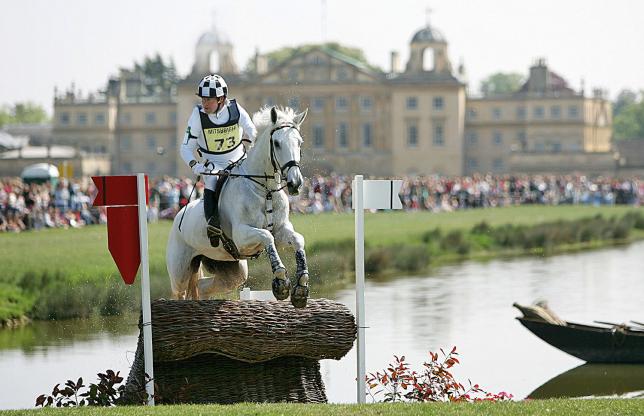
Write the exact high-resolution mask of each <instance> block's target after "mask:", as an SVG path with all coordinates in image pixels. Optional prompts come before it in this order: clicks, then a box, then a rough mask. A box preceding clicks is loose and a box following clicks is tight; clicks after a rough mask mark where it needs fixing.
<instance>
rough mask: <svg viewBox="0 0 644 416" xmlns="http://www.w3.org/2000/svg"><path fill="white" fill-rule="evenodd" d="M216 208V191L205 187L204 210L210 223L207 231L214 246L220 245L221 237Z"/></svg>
mask: <svg viewBox="0 0 644 416" xmlns="http://www.w3.org/2000/svg"><path fill="white" fill-rule="evenodd" d="M215 208H216V207H215V191H211V190H210V189H204V193H203V210H204V213H205V214H206V221H207V223H208V225H207V226H206V232H207V234H208V238H209V239H210V245H211V246H213V247H217V246H219V238H220V237H221V226H220V225H219V221H218V218H217V215H216V213H215V211H216V209H215Z"/></svg>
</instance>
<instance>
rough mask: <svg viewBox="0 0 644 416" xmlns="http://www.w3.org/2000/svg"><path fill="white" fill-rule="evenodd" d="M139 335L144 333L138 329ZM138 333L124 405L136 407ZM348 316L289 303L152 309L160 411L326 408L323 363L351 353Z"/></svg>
mask: <svg viewBox="0 0 644 416" xmlns="http://www.w3.org/2000/svg"><path fill="white" fill-rule="evenodd" d="M139 327H141V325H140V324H139ZM142 334H143V331H141V332H140V334H139V342H138V346H137V350H136V354H135V357H134V363H133V364H132V368H131V369H130V374H129V376H128V379H127V382H126V392H125V394H124V396H123V399H124V401H125V402H130V403H135V402H138V403H141V402H144V401H145V400H146V399H145V398H146V396H145V388H144V357H143V338H142ZM355 338H356V324H355V319H354V317H353V314H352V313H351V311H349V310H348V309H347V308H346V307H345V306H344V305H342V304H340V303H337V302H333V301H329V300H327V299H310V300H309V301H308V305H307V306H306V308H301V309H296V308H294V307H293V306H292V305H291V304H290V303H289V302H276V301H273V302H265V301H257V300H250V301H231V300H201V301H192V300H186V301H177V300H163V299H161V300H156V301H154V302H152V341H153V357H154V382H155V395H156V399H157V402H158V403H237V402H302V403H323V402H326V400H327V399H326V394H325V391H324V384H323V382H322V377H321V375H320V364H319V362H318V360H321V359H336V360H339V359H340V358H342V357H343V356H344V355H346V354H347V353H348V352H349V351H350V350H351V348H352V346H353V342H354V340H355Z"/></svg>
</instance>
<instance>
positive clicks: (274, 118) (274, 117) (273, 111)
mask: <svg viewBox="0 0 644 416" xmlns="http://www.w3.org/2000/svg"><path fill="white" fill-rule="evenodd" d="M271 121H272V122H273V124H275V123H277V110H276V109H275V107H271Z"/></svg>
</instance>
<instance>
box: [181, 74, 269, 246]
mask: <svg viewBox="0 0 644 416" xmlns="http://www.w3.org/2000/svg"><path fill="white" fill-rule="evenodd" d="M196 94H197V96H199V97H201V105H196V106H195V107H194V109H193V110H192V114H191V115H190V119H189V120H188V128H187V129H186V133H185V135H184V136H183V142H182V143H181V148H180V151H181V158H182V159H183V160H184V162H186V164H187V165H188V166H189V167H190V169H192V172H193V173H194V174H195V175H200V174H203V173H217V172H219V171H221V170H222V169H225V168H226V167H227V166H229V165H230V164H231V163H233V162H236V161H238V160H240V159H242V158H244V157H245V155H246V147H247V146H250V145H252V143H253V142H254V141H255V137H256V136H257V129H256V128H255V125H254V124H253V121H252V120H251V118H250V116H249V115H248V113H247V112H246V110H244V108H242V106H241V105H239V104H237V101H236V100H235V99H230V100H229V99H228V98H227V96H228V86H227V85H226V81H224V79H223V78H222V77H221V76H219V75H216V74H215V75H207V76H205V77H204V78H203V79H202V80H201V82H199V85H198V87H197V93H196ZM242 142H244V144H243V145H242ZM197 155H198V156H199V158H200V159H201V161H198V159H199V158H198V157H197ZM204 176H205V178H204V182H205V185H206V186H205V189H204V204H203V205H204V213H205V214H206V221H207V222H208V226H207V231H208V238H209V239H210V243H211V245H212V246H213V247H216V246H217V245H218V244H219V235H220V234H221V229H220V226H219V221H218V218H217V216H216V211H217V207H216V206H215V203H216V202H215V186H216V185H217V179H218V176H217V175H204Z"/></svg>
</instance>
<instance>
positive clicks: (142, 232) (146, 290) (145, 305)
mask: <svg viewBox="0 0 644 416" xmlns="http://www.w3.org/2000/svg"><path fill="white" fill-rule="evenodd" d="M136 186H137V194H138V204H139V241H140V244H141V309H142V310H143V358H144V361H145V373H146V374H147V375H148V376H149V377H150V381H149V382H147V383H146V384H145V390H146V392H147V394H148V405H150V406H154V368H153V364H152V363H153V361H152V311H151V310H150V263H149V259H148V212H147V206H146V202H145V201H146V192H145V174H143V173H139V174H137V177H136Z"/></svg>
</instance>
